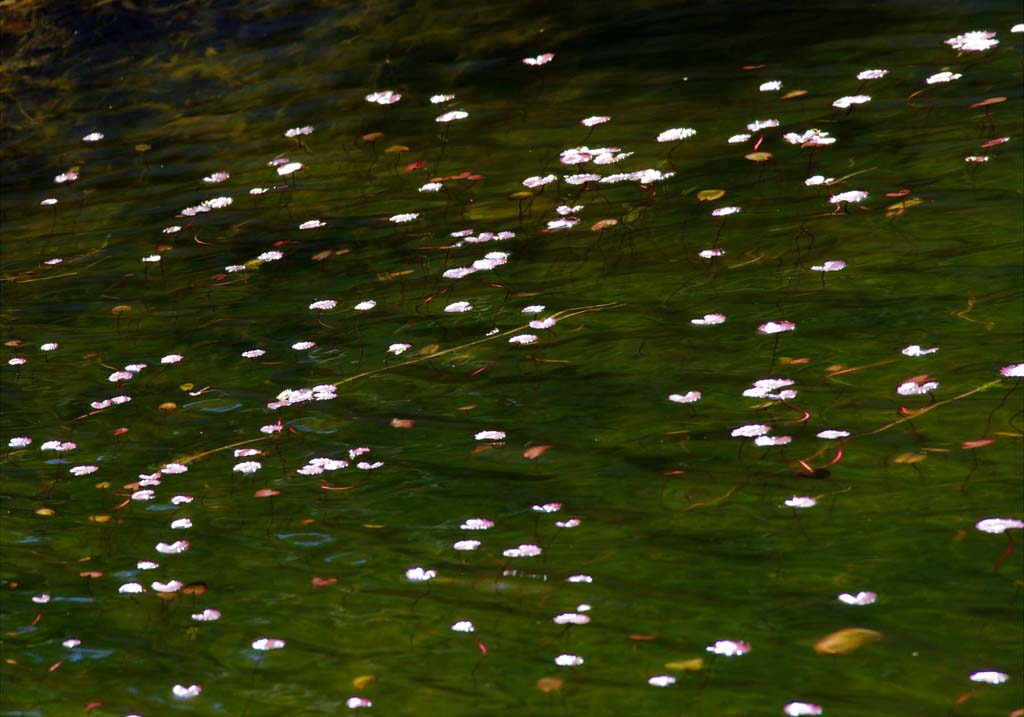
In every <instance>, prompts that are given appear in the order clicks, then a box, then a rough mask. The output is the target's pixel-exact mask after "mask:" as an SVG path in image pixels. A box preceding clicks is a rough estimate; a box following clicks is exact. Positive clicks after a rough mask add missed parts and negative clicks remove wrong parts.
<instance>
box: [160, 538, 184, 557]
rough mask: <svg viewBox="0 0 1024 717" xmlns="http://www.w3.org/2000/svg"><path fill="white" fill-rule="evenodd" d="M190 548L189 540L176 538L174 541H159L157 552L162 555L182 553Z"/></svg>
mask: <svg viewBox="0 0 1024 717" xmlns="http://www.w3.org/2000/svg"><path fill="white" fill-rule="evenodd" d="M188 548H189V542H188V541H187V540H175V541H174V542H173V543H157V544H156V552H158V553H160V554H161V555H180V554H181V553H184V552H185V551H187V550H188Z"/></svg>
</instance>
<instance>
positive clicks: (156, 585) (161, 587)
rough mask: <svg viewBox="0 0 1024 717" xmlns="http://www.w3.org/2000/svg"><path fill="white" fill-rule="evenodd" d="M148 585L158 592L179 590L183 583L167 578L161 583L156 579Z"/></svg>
mask: <svg viewBox="0 0 1024 717" xmlns="http://www.w3.org/2000/svg"><path fill="white" fill-rule="evenodd" d="M150 587H151V588H153V589H154V590H156V591H157V592H158V593H176V592H178V591H179V590H181V589H182V588H183V587H184V585H183V584H182V582H181V581H180V580H169V581H167V582H166V583H162V582H160V581H158V580H154V581H153V582H152V583H150Z"/></svg>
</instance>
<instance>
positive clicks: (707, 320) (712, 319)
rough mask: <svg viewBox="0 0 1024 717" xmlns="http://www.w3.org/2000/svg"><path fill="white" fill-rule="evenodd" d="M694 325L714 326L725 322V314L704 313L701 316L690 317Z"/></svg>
mask: <svg viewBox="0 0 1024 717" xmlns="http://www.w3.org/2000/svg"><path fill="white" fill-rule="evenodd" d="M690 323H691V324H693V325H694V326H715V325H717V324H724V323H725V314H704V316H703V318H700V319H690Z"/></svg>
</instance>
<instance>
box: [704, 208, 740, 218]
mask: <svg viewBox="0 0 1024 717" xmlns="http://www.w3.org/2000/svg"><path fill="white" fill-rule="evenodd" d="M741 211H743V210H742V209H741V208H740V207H719V208H718V209H715V210H712V212H711V216H713V217H727V216H729V215H730V214H739V213H740V212H741Z"/></svg>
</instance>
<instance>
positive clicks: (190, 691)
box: [171, 685, 203, 700]
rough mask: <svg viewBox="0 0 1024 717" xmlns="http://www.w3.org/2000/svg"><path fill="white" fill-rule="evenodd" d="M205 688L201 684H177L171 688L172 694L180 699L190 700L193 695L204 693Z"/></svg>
mask: <svg viewBox="0 0 1024 717" xmlns="http://www.w3.org/2000/svg"><path fill="white" fill-rule="evenodd" d="M202 691H203V688H202V687H200V686H199V685H188V686H187V687H186V686H185V685H175V686H174V687H172V688H171V694H173V695H174V696H175V697H177V698H178V699H179V700H190V699H192V698H193V697H198V696H199V695H200V693H202Z"/></svg>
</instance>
